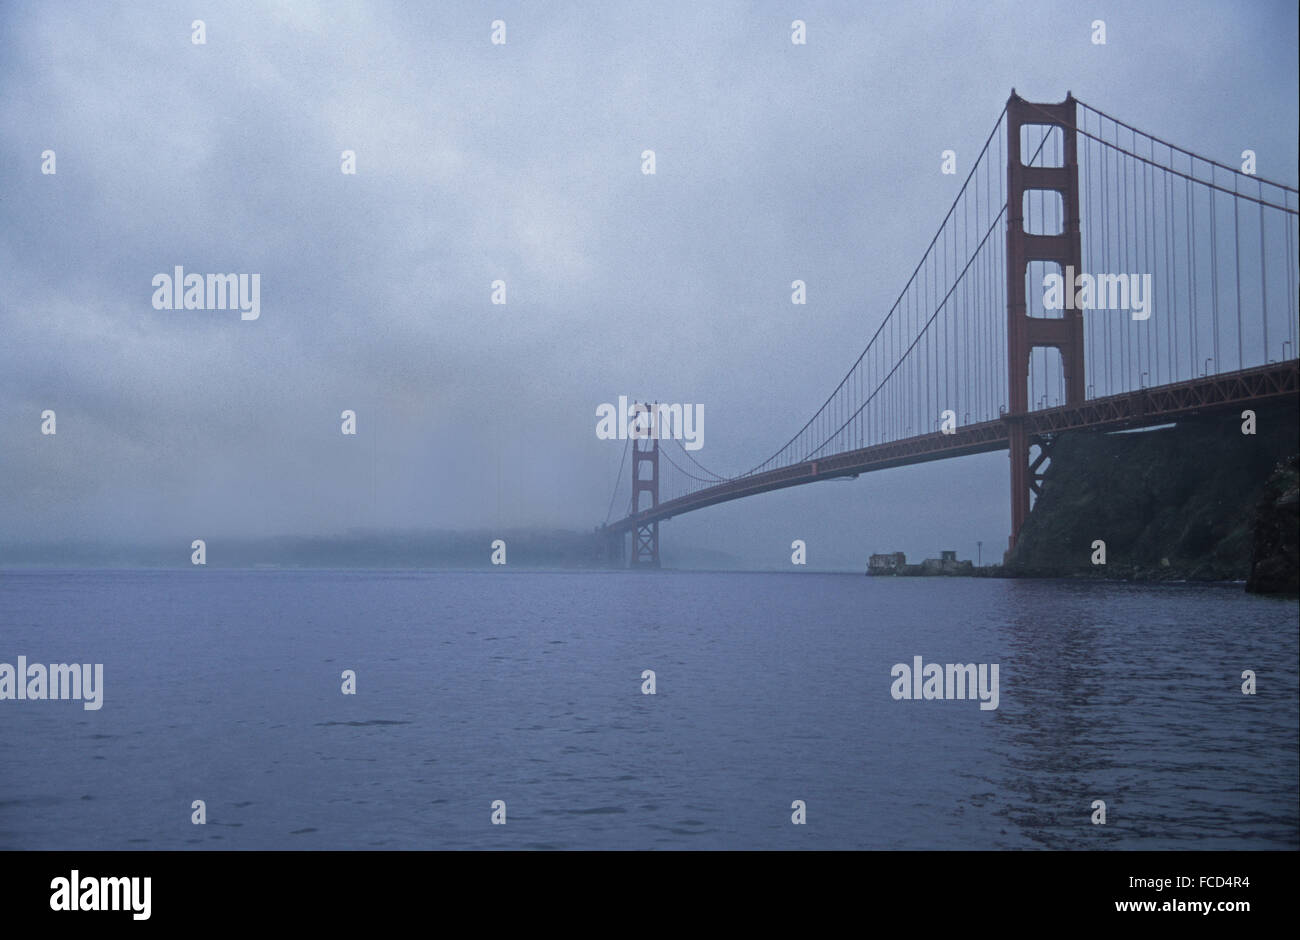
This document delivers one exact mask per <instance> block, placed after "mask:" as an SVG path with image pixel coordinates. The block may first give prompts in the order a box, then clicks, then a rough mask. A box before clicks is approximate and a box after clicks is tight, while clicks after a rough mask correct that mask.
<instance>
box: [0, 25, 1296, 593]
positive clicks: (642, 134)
mask: <svg viewBox="0 0 1300 940" xmlns="http://www.w3.org/2000/svg"><path fill="white" fill-rule="evenodd" d="M1022 8H1023V9H1024V10H1025V11H1026V12H1021V10H1022ZM1028 11H1032V12H1028ZM1296 16H1297V14H1296V5H1295V3H1294V2H1293V0H1280V2H1277V3H1264V2H1257V3H1245V4H1243V3H1189V2H1186V0H1177V2H1171V3H1150V4H1137V3H1128V2H1125V3H1093V4H1090V3H1084V4H1080V3H1079V2H1077V0H1067V2H1063V3H1050V2H1049V3H1043V2H1035V3H1025V4H1013V3H1007V4H996V3H957V4H939V3H887V4H862V3H816V2H806V0H799V2H794V3H785V2H782V3H767V2H763V3H753V4H741V3H708V4H706V3H696V2H654V3H638V4H633V3H609V4H592V3H545V4H543V3H537V2H521V3H505V2H500V3H490V4H483V3H468V2H466V3H456V4H436V5H434V4H427V5H426V4H414V3H393V4H388V3H374V4H366V3H328V4H314V3H309V2H302V0H294V2H289V3H268V4H243V3H237V4H236V3H230V4H228V3H218V2H202V3H198V4H190V5H182V6H178V5H176V4H174V3H170V2H163V3H156V4H151V3H131V4H124V5H120V6H119V5H110V4H103V3H98V2H92V3H84V4H62V3H59V4H47V3H21V2H18V3H5V4H4V5H3V8H0V102H2V104H0V107H2V108H3V111H4V120H3V123H2V124H0V150H2V153H0V157H2V158H3V167H4V169H3V173H2V174H0V200H2V201H3V211H4V221H5V224H4V226H3V234H0V280H2V282H3V285H4V290H3V293H0V434H2V435H3V436H2V438H0V442H2V443H0V478H2V479H3V488H2V489H0V539H4V540H44V539H52V538H63V537H80V538H94V539H103V538H107V539H113V540H119V539H121V540H139V539H148V540H155V539H170V538H177V539H178V540H180V541H182V542H184V543H185V544H186V545H188V542H189V540H190V539H192V538H199V537H204V538H207V539H208V540H209V544H210V545H211V540H213V539H216V538H220V537H221V536H223V535H224V536H236V535H237V536H261V535H275V534H328V533H337V532H344V531H346V530H348V529H350V528H354V527H365V528H403V529H410V528H456V529H493V528H510V527H517V526H558V527H564V528H572V529H590V528H591V527H592V526H594V525H595V524H596V523H598V522H600V521H602V520H603V519H604V517H605V512H606V508H607V505H608V501H609V498H610V493H611V489H612V487H613V484H614V478H615V473H616V470H617V469H618V465H619V459H620V456H621V452H622V446H623V445H622V444H621V443H620V442H611V441H602V440H598V439H597V437H596V434H595V424H596V417H595V415H596V408H597V406H598V405H599V404H601V403H602V402H616V401H617V400H618V396H619V395H620V394H626V395H642V396H653V397H655V398H658V399H659V400H662V401H672V402H686V403H699V404H701V405H703V408H704V413H705V437H704V442H705V446H704V448H703V450H702V451H700V452H698V454H697V456H699V457H700V459H701V460H702V461H703V462H704V463H705V464H707V465H708V466H709V467H710V468H713V469H716V470H720V471H723V472H736V471H740V470H744V469H747V468H749V467H750V466H752V465H753V464H754V463H756V462H757V461H758V460H760V459H762V458H764V457H766V456H767V455H768V454H769V453H771V452H772V451H773V450H775V449H776V448H777V447H778V446H779V445H781V444H782V443H784V442H785V441H786V440H787V439H788V438H789V437H790V436H791V435H792V434H793V433H794V432H795V431H796V430H798V429H799V427H800V426H801V425H802V424H803V422H804V421H805V420H806V419H807V418H808V417H809V416H810V415H811V414H812V413H813V412H814V411H815V409H816V408H817V406H818V405H820V404H821V402H822V401H823V400H824V399H825V398H826V396H827V394H828V393H829V392H830V391H831V389H832V388H833V387H834V386H835V384H836V383H837V382H838V381H839V379H840V377H841V376H842V375H843V373H844V371H845V370H846V369H847V368H848V367H849V366H850V365H851V364H852V362H853V360H854V359H855V358H856V356H857V354H858V353H859V352H860V351H861V349H862V348H863V346H865V344H866V341H867V339H868V338H869V337H870V335H871V333H872V331H874V329H875V327H876V326H877V325H878V324H879V322H880V320H881V319H882V318H883V316H884V315H885V313H886V312H887V311H888V309H889V307H890V304H891V303H892V302H893V300H894V298H895V297H896V296H897V294H898V292H899V290H900V289H901V287H902V285H903V283H904V282H905V280H906V278H907V276H908V274H909V273H910V272H911V269H912V267H913V265H914V264H915V263H916V262H917V260H919V258H920V257H921V254H922V253H923V251H924V249H925V246H926V245H927V243H928V242H929V240H930V238H931V237H932V236H933V234H934V232H935V230H936V228H937V226H938V224H939V222H940V220H941V219H942V217H943V214H944V212H945V211H946V210H947V207H948V206H949V204H950V203H951V201H952V199H953V197H954V195H955V194H956V191H957V189H958V187H960V185H961V181H962V179H963V176H964V173H965V171H966V169H968V168H969V164H966V163H961V161H962V160H963V158H968V157H969V158H973V157H974V155H975V153H976V152H977V151H978V148H979V146H980V145H981V144H982V142H983V140H984V138H985V136H986V135H987V134H988V132H989V130H990V129H991V128H992V126H993V124H994V122H995V120H996V119H997V117H998V115H999V113H1000V111H1001V109H1002V106H1003V104H1004V103H1005V101H1006V98H1007V96H1008V94H1009V92H1010V90H1011V88H1012V87H1013V86H1014V87H1015V88H1016V89H1017V91H1018V92H1019V93H1020V94H1021V95H1023V96H1024V97H1026V98H1029V99H1031V100H1036V101H1059V100H1061V99H1062V98H1064V96H1065V94H1066V92H1067V90H1068V91H1073V93H1074V94H1075V96H1076V97H1079V98H1081V99H1082V100H1084V101H1086V102H1088V103H1089V104H1092V105H1094V106H1095V107H1098V108H1100V109H1102V110H1104V111H1107V112H1109V113H1111V114H1114V115H1115V116H1116V117H1119V118H1121V119H1123V120H1125V121H1128V122H1130V123H1132V124H1134V125H1136V126H1138V127H1140V128H1142V129H1143V130H1146V131H1149V132H1150V133H1153V134H1155V135H1157V136H1159V137H1162V138H1164V139H1167V140H1170V141H1173V142H1175V143H1179V144H1182V145H1185V146H1188V147H1190V148H1191V149H1194V150H1196V151H1198V152H1199V153H1202V154H1204V155H1206V156H1209V157H1212V158H1215V159H1218V160H1220V161H1222V162H1224V163H1227V164H1230V165H1235V164H1237V163H1239V162H1240V153H1241V151H1242V150H1243V149H1246V148H1250V149H1254V150H1255V151H1256V152H1257V154H1258V161H1259V163H1258V171H1259V173H1260V174H1261V175H1263V176H1266V177H1269V178H1271V179H1276V180H1280V181H1282V182H1286V183H1289V184H1291V185H1294V184H1295V180H1296V178H1297V152H1296V150H1297V148H1296V139H1297V97H1298V90H1297V44H1296V38H1295V37H1296V32H1297V22H1296ZM196 18H202V19H203V20H204V22H205V25H206V39H207V42H206V44H204V45H195V44H193V43H192V41H191V22H192V20H194V19H196ZM498 18H499V19H502V20H504V21H505V23H506V27H507V32H506V43H505V45H493V44H492V43H491V41H490V36H491V23H492V21H493V20H494V19H498ZM796 18H798V19H802V20H804V21H805V22H806V23H807V37H808V40H807V44H806V45H804V46H796V45H792V44H791V42H790V24H791V21H792V20H794V19H796ZM1095 19H1103V20H1104V21H1105V23H1106V33H1107V42H1106V45H1104V46H1098V45H1094V44H1093V43H1092V42H1091V33H1092V29H1091V25H1090V24H1091V23H1092V21H1093V20H1095ZM949 148H951V149H953V150H955V151H956V152H957V154H958V160H959V166H960V168H961V172H960V173H959V174H958V175H956V176H945V175H942V174H941V173H940V172H939V170H940V154H941V152H942V151H943V150H945V149H949ZM646 149H652V150H654V151H655V153H656V158H657V168H656V169H657V172H656V174H655V175H654V176H645V175H643V174H642V173H641V153H642V151H643V150H646ZM46 150H53V151H55V152H56V154H57V157H56V159H57V173H56V174H54V175H45V174H42V173H41V164H42V157H41V154H42V152H43V151H46ZM344 150H352V151H355V153H356V161H357V173H356V174H355V175H344V174H343V173H341V172H340V153H341V152H342V151H344ZM176 265H183V266H184V267H185V269H186V271H187V272H197V273H218V272H220V273H227V272H236V273H258V274H260V275H261V316H260V317H259V318H258V319H257V320H255V321H243V320H241V319H240V317H239V314H238V313H237V312H232V311H201V310H179V311H168V310H155V309H154V308H153V306H152V304H151V298H152V296H153V287H152V286H151V280H152V278H153V276H154V275H155V274H157V273H160V272H166V273H170V272H171V271H172V269H173V267H174V266H176ZM795 278H800V279H803V280H805V281H806V282H807V284H808V303H807V305H806V306H802V307H797V306H793V305H791V303H790V282H791V281H792V280H794V279H795ZM497 279H501V280H504V281H505V282H506V284H507V300H508V302H507V303H506V304H505V305H504V306H497V305H493V304H492V303H491V302H490V295H491V283H492V282H493V281H494V280H497ZM46 409H51V410H54V411H55V412H56V413H57V429H58V430H57V434H56V435H55V436H53V437H49V436H44V435H42V434H41V433H40V424H41V420H40V416H41V413H42V411H44V410H46ZM344 409H353V410H355V412H356V413H357V429H358V434H357V436H356V437H345V436H344V435H342V434H341V433H340V417H339V415H340V412H341V411H342V410H344ZM1008 486H1009V484H1008V479H1007V457H1006V455H1005V454H1001V453H999V454H989V455H984V456H981V457H973V458H965V459H961V460H954V461H944V462H939V463H933V464H926V465H922V466H917V467H910V468H903V469H899V470H891V471H885V472H881V473H878V474H873V475H869V476H866V477H862V478H860V479H859V480H857V481H855V482H852V483H849V482H829V483H822V484H816V485H813V486H807V487H800V488H796V489H793V490H786V491H781V492H777V493H771V494H767V495H763V496H759V497H755V498H752V499H748V500H742V501H738V502H735V503H730V504H726V505H723V506H719V507H715V508H712V509H708V510H704V511H702V512H699V513H695V514H692V515H688V516H685V517H681V518H678V519H674V520H672V521H670V522H668V523H666V524H665V525H664V526H663V527H662V539H663V544H664V552H665V556H666V558H668V559H669V560H671V556H672V553H673V552H674V550H680V549H682V548H685V547H688V546H689V547H692V548H708V549H714V550H718V551H724V552H729V553H731V554H733V555H735V556H737V557H738V558H741V559H744V560H746V561H748V562H749V563H752V564H755V565H773V566H777V567H779V566H782V565H787V566H788V562H789V553H790V549H789V544H790V542H791V540H792V539H795V538H801V539H804V540H805V541H806V542H807V543H808V555H809V557H808V561H809V566H810V567H818V568H822V567H845V568H860V567H861V566H862V565H863V564H864V563H865V559H866V555H867V554H868V553H870V552H872V551H886V550H903V551H907V552H908V553H909V554H910V555H925V554H934V553H936V552H937V551H938V550H939V549H941V548H956V549H957V550H958V551H959V552H960V553H961V555H962V556H963V557H965V556H967V555H970V556H973V555H974V553H975V542H976V540H977V539H980V540H983V542H984V559H985V560H986V561H987V560H989V559H990V558H991V557H995V555H997V554H1000V552H1001V550H1002V549H1003V548H1004V547H1005V545H1006V537H1007V533H1008V531H1009V508H1008ZM186 550H188V549H186Z"/></svg>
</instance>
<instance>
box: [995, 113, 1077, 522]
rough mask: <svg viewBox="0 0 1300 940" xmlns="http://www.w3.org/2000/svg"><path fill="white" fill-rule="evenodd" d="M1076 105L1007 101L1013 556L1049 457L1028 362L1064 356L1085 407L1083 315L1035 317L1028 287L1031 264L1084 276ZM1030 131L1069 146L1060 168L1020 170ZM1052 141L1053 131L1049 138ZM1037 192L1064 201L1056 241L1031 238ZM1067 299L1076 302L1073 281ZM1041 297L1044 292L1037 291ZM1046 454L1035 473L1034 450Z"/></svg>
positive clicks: (1070, 386) (1070, 387) (1072, 395)
mask: <svg viewBox="0 0 1300 940" xmlns="http://www.w3.org/2000/svg"><path fill="white" fill-rule="evenodd" d="M1075 115H1076V108H1075V100H1074V96H1073V95H1072V94H1070V93H1069V92H1067V93H1066V96H1065V101H1063V102H1061V103H1060V104H1032V103H1030V102H1028V101H1025V100H1024V99H1023V98H1021V97H1020V96H1019V95H1017V94H1016V92H1015V89H1014V88H1013V89H1012V90H1011V98H1010V99H1009V100H1008V101H1007V255H1006V258H1007V390H1008V395H1009V396H1010V401H1009V402H1008V408H1007V414H1006V415H1004V416H1003V417H1004V420H1005V421H1006V422H1007V436H1008V439H1009V443H1010V450H1011V538H1010V539H1009V543H1010V544H1009V545H1008V546H1007V547H1008V548H1014V547H1015V544H1016V539H1017V538H1018V537H1019V536H1020V529H1021V527H1022V526H1023V525H1024V524H1025V520H1026V519H1027V518H1028V517H1029V494H1030V491H1031V490H1032V491H1034V492H1037V491H1038V469H1039V467H1040V466H1041V464H1042V462H1043V460H1044V458H1045V456H1046V449H1045V447H1046V445H1045V443H1044V442H1042V441H1030V439H1029V437H1028V435H1027V434H1026V433H1025V426H1024V415H1025V414H1026V412H1028V411H1029V356H1030V353H1031V352H1032V351H1033V350H1034V349H1035V348H1037V347H1040V346H1050V347H1053V348H1055V349H1056V350H1058V351H1059V352H1060V354H1061V368H1062V372H1063V374H1064V378H1065V402H1064V404H1067V405H1082V404H1083V402H1084V397H1085V389H1086V387H1087V386H1086V385H1085V384H1084V374H1083V312H1082V311H1080V310H1072V309H1066V310H1062V311H1061V314H1062V316H1061V317H1060V318H1059V319H1057V318H1047V317H1031V316H1030V315H1029V311H1028V308H1027V306H1026V303H1025V300H1026V294H1025V291H1026V287H1025V279H1026V274H1027V272H1028V269H1029V264H1030V262H1033V261H1052V262H1056V263H1057V264H1058V265H1060V267H1061V277H1062V278H1065V277H1066V268H1067V267H1069V268H1070V269H1072V270H1073V271H1074V272H1075V273H1076V274H1077V273H1080V271H1081V263H1080V258H1081V252H1080V246H1079V161H1078V140H1077V138H1076V137H1075V133H1074V128H1075V126H1076V125H1075V119H1076V118H1075ZM1025 125H1040V126H1045V127H1059V128H1060V129H1061V136H1062V137H1063V138H1064V143H1065V158H1064V160H1063V161H1062V164H1061V166H1025V164H1024V163H1022V162H1021V159H1022V157H1021V152H1022V151H1021V142H1020V128H1021V127H1023V126H1025ZM1049 133H1050V131H1049ZM1035 190H1039V191H1045V192H1054V193H1058V194H1059V195H1060V197H1061V210H1062V227H1061V231H1060V232H1059V233H1058V234H1054V235H1049V234H1041V235H1031V234H1029V233H1028V232H1027V231H1025V194H1026V193H1028V192H1033V191H1035ZM1064 286H1065V292H1066V294H1067V295H1069V296H1073V292H1074V285H1073V284H1072V283H1070V282H1069V281H1068V280H1067V281H1066V283H1065V285H1064ZM1035 289H1041V287H1037V286H1036V287H1035ZM1031 444H1038V445H1039V446H1040V447H1041V448H1043V452H1042V453H1040V454H1039V455H1038V458H1037V459H1036V460H1035V461H1034V463H1033V465H1031V464H1030V462H1029V448H1030V445H1031Z"/></svg>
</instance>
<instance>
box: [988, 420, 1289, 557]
mask: <svg viewBox="0 0 1300 940" xmlns="http://www.w3.org/2000/svg"><path fill="white" fill-rule="evenodd" d="M1242 425H1243V421H1242V419H1241V417H1240V412H1236V413H1229V414H1219V415H1210V416H1200V417H1196V418H1191V419H1187V420H1183V421H1180V422H1178V424H1177V425H1176V426H1175V427H1172V428H1164V429H1160V430H1151V431H1146V432H1141V433H1121V434H1115V433H1111V434H1105V433H1098V432H1087V431H1073V432H1067V433H1064V434H1061V435H1058V436H1057V438H1056V439H1055V441H1054V442H1053V444H1052V449H1051V463H1050V464H1049V466H1048V468H1047V471H1046V473H1045V476H1044V480H1043V493H1042V495H1041V496H1040V497H1039V498H1038V500H1037V502H1036V504H1035V506H1034V509H1033V512H1031V513H1030V516H1029V519H1028V521H1027V522H1026V524H1025V527H1024V529H1023V530H1022V531H1021V534H1020V538H1019V540H1018V543H1017V545H1016V548H1015V549H1014V550H1013V551H1012V552H1011V553H1009V555H1008V557H1007V559H1006V565H1005V570H1004V573H1005V574H1010V575H1042V576H1080V577H1100V578H1128V579H1135V580H1199V581H1225V580H1233V581H1236V580H1245V579H1246V578H1247V577H1248V576H1249V575H1250V573H1251V567H1252V559H1253V555H1254V553H1255V550H1256V533H1257V531H1258V532H1261V533H1264V532H1267V531H1269V530H1270V529H1271V527H1272V526H1274V525H1275V524H1276V525H1279V526H1280V525H1284V523H1285V520H1284V519H1282V517H1281V516H1280V515H1279V513H1278V511H1277V509H1276V508H1270V507H1275V506H1277V505H1278V499H1280V498H1281V497H1282V495H1283V494H1282V493H1280V492H1279V494H1278V496H1277V498H1275V499H1273V501H1272V502H1269V500H1268V498H1267V495H1268V494H1267V493H1266V488H1267V487H1272V488H1277V487H1281V488H1282V489H1283V490H1285V485H1284V482H1282V483H1274V482H1273V481H1271V480H1270V475H1271V474H1272V473H1273V470H1274V468H1275V467H1276V466H1277V465H1278V464H1279V462H1281V461H1284V460H1287V459H1288V458H1290V457H1291V456H1293V455H1295V454H1296V453H1297V451H1300V441H1298V436H1300V432H1298V430H1297V416H1296V410H1295V408H1294V407H1291V408H1272V409H1256V424H1255V426H1256V433H1255V434H1243V433H1242ZM1268 492H1271V490H1268ZM1291 492H1292V493H1293V494H1294V482H1293V483H1292V484H1291ZM1292 499H1293V502H1292V503H1291V504H1290V505H1291V506H1292V509H1291V510H1290V512H1291V518H1292V522H1291V530H1290V532H1291V539H1292V542H1291V543H1290V544H1291V545H1294V538H1295V534H1294V533H1295V523H1294V513H1295V509H1294V496H1293V497H1292ZM1285 505H1286V504H1285V503H1282V504H1281V506H1282V510H1283V512H1285ZM1257 513H1263V515H1262V516H1261V517H1260V521H1258V522H1257ZM1268 538H1272V539H1273V540H1272V541H1268ZM1098 540H1100V541H1102V542H1104V543H1105V558H1106V563H1105V564H1104V565H1096V564H1093V563H1092V559H1093V557H1094V554H1095V549H1094V547H1093V546H1094V543H1095V542H1096V541H1098ZM1266 543H1267V544H1266V545H1265V546H1264V550H1266V551H1267V550H1270V549H1269V548H1268V546H1270V545H1273V544H1274V543H1276V544H1278V545H1282V544H1284V543H1285V539H1283V538H1282V537H1281V536H1274V537H1267V538H1266ZM1291 559H1292V560H1291V563H1290V564H1291V569H1290V570H1291V578H1292V579H1294V577H1295V560H1294V559H1295V556H1294V552H1293V553H1292V555H1291ZM1285 565H1286V561H1285V558H1282V559H1281V560H1280V561H1277V562H1268V563H1265V564H1264V568H1263V570H1262V571H1261V583H1262V582H1263V581H1268V583H1273V582H1275V581H1277V580H1278V579H1279V577H1283V579H1284V576H1282V575H1280V574H1279V572H1281V571H1282V569H1284V568H1285ZM1275 569H1276V570H1275ZM1292 583H1294V582H1292Z"/></svg>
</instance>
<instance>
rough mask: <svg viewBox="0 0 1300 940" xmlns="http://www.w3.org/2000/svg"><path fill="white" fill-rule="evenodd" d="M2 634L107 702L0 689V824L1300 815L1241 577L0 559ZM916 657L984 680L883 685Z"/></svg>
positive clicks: (660, 844) (538, 829) (189, 840)
mask: <svg viewBox="0 0 1300 940" xmlns="http://www.w3.org/2000/svg"><path fill="white" fill-rule="evenodd" d="M20 654H23V655H26V656H27V658H28V661H29V662H42V663H58V662H91V663H103V664H104V687H105V689H104V699H103V701H104V704H103V707H102V709H100V710H99V711H85V710H84V709H83V708H82V707H81V704H80V703H76V702H70V701H0V848H19V849H112V848H149V849H162V848H190V847H192V848H205V849H222V848H225V849H235V848H304V849H309V848H390V849H396V848H403V849H425V848H471V847H473V848H530V847H535V848H563V849H570V848H574V849H577V848H619V849H642V848H708V849H716V848H763V849H776V848H779V849H785V848H824V849H834V848H867V849H898V848H907V849H976V848H1034V847H1043V848H1183V849H1233V848H1291V849H1294V848H1296V847H1297V845H1298V844H1300V832H1298V825H1297V816H1298V810H1297V781H1298V778H1300V764H1298V750H1300V745H1298V743H1297V729H1298V727H1300V712H1298V709H1300V690H1298V688H1297V660H1298V658H1300V656H1298V651H1297V604H1296V602H1295V601H1294V600H1274V599H1264V598H1257V597H1250V596H1246V595H1244V594H1243V593H1242V592H1241V589H1240V588H1239V587H1213V586H1211V587H1201V586H1189V585H1178V586H1171V585H1163V586H1140V585H1128V584H1095V583H1072V582H1048V581H1024V582H1014V581H995V580H979V579H924V580H920V579H868V578H865V577H861V576H855V575H832V574H826V575H820V574H721V573H720V574H713V573H677V572H654V573H639V572H638V573H631V572H606V573H558V572H557V573H549V572H518V571H496V572H482V573H473V572H428V573H426V572H330V571H222V570H217V569H213V570H193V571H132V572H109V571H78V572H68V571H63V572H38V571H6V572H0V662H7V663H15V662H16V659H17V657H18V655H20ZM915 655H921V656H923V657H924V658H925V661H926V662H939V663H949V662H975V663H998V664H1000V682H999V692H1000V704H999V707H998V708H997V709H996V710H995V711H981V710H980V708H979V703H978V701H964V700H963V701H894V700H893V699H892V698H891V696H890V691H889V690H890V685H891V678H890V668H891V666H892V665H893V664H894V663H898V662H904V663H908V664H910V663H911V662H912V657H913V656H915ZM344 669H353V670H355V671H356V674H357V694H356V695H355V696H345V695H343V694H341V692H340V687H341V684H342V680H341V678H340V676H341V673H342V671H343V670H344ZM645 669H653V670H654V671H655V673H656V682H657V694H655V695H653V696H651V695H643V694H642V693H641V685H642V678H641V674H642V671H643V670H645ZM1243 669H1254V670H1255V671H1256V672H1257V674H1258V684H1259V691H1258V694H1257V695H1255V696H1253V697H1250V696H1245V695H1243V694H1242V693H1241V688H1240V687H1241V681H1242V680H1241V678H1240V676H1241V673H1242V670H1243ZM199 799H201V800H204V801H205V802H206V807H207V824H206V825H205V826H196V825H193V824H191V822H190V817H191V812H192V810H191V804H192V802H193V801H194V800H199ZM1097 799H1102V800H1105V802H1106V805H1107V821H1106V824H1105V825H1104V826H1099V825H1092V824H1091V822H1090V817H1091V815H1092V808H1091V807H1092V802H1093V801H1094V800H1097ZM494 800H504V801H505V802H506V818H507V824H506V825H505V826H494V825H491V822H490V819H491V815H492V810H491V804H492V802H493V801H494ZM794 800H803V801H805V804H806V806H807V820H808V821H807V825H803V826H796V825H792V824H791V820H790V817H791V813H792V809H791V804H792V802H793V801H794Z"/></svg>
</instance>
